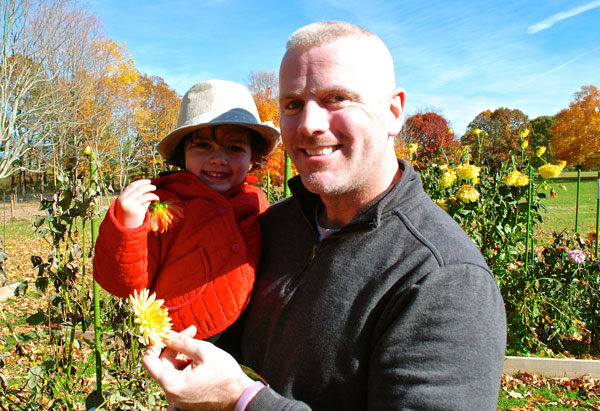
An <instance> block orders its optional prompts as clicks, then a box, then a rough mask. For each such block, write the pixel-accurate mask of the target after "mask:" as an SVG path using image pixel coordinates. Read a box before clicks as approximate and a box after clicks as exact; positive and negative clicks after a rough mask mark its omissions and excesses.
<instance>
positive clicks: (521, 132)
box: [519, 128, 529, 138]
mask: <svg viewBox="0 0 600 411" xmlns="http://www.w3.org/2000/svg"><path fill="white" fill-rule="evenodd" d="M528 135H529V129H527V128H524V129H523V130H521V131H519V137H521V138H525V137H527V136H528Z"/></svg>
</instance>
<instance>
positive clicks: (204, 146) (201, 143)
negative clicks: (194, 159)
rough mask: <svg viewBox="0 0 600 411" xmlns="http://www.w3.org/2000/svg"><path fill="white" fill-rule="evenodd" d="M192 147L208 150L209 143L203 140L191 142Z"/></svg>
mask: <svg viewBox="0 0 600 411" xmlns="http://www.w3.org/2000/svg"><path fill="white" fill-rule="evenodd" d="M192 148H198V149H200V150H208V149H209V148H210V144H209V143H207V142H205V141H198V142H196V143H193V144H192Z"/></svg>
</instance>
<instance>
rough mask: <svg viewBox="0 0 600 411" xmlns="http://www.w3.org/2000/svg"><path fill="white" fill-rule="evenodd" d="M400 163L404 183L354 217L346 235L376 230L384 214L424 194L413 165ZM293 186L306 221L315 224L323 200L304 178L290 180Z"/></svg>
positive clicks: (291, 186) (404, 162) (401, 179)
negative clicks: (305, 184)
mask: <svg viewBox="0 0 600 411" xmlns="http://www.w3.org/2000/svg"><path fill="white" fill-rule="evenodd" d="M398 163H399V166H400V169H401V170H402V176H401V177H400V180H399V181H398V182H397V183H395V184H393V185H391V186H390V187H389V188H388V189H387V190H386V191H384V192H383V193H381V194H380V195H379V196H378V197H377V198H376V199H375V200H373V201H372V202H371V203H369V204H368V205H367V206H365V207H364V208H363V209H362V210H361V211H360V212H359V213H358V214H357V215H356V216H354V218H353V219H352V221H350V223H348V225H346V226H345V227H343V229H342V230H343V231H344V232H348V231H355V230H362V229H368V228H376V227H377V226H379V223H380V221H381V216H382V215H384V214H385V213H387V212H388V211H391V210H392V209H393V208H395V207H397V206H398V205H399V204H401V203H403V202H410V201H412V199H413V198H414V196H415V194H416V193H418V192H422V189H421V180H420V178H419V176H418V174H417V173H416V172H415V170H414V169H413V168H412V167H411V165H410V164H409V163H408V162H407V161H406V160H402V159H399V160H398ZM289 185H290V189H291V191H292V193H293V194H294V198H295V200H296V201H297V203H298V204H299V206H300V208H301V209H302V212H303V214H304V215H305V217H306V219H307V220H308V221H310V222H311V224H313V225H314V218H315V217H314V216H315V213H316V211H317V207H318V206H319V205H320V204H322V202H321V198H320V197H319V196H318V195H317V194H314V193H312V192H310V191H308V190H307V189H306V187H304V185H303V184H302V180H301V178H300V176H296V177H294V178H292V179H290V180H289Z"/></svg>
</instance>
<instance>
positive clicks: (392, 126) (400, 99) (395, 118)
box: [388, 87, 406, 137]
mask: <svg viewBox="0 0 600 411" xmlns="http://www.w3.org/2000/svg"><path fill="white" fill-rule="evenodd" d="M405 101H406V94H405V93H404V89H403V88H402V87H397V88H396V89H394V91H393V92H392V97H391V99H390V112H389V123H388V136H389V137H396V136H397V135H398V134H399V133H400V130H402V122H403V120H404V104H405Z"/></svg>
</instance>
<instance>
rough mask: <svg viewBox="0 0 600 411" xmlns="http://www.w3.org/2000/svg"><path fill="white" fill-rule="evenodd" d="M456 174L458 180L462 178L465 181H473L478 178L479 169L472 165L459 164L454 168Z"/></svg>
mask: <svg viewBox="0 0 600 411" xmlns="http://www.w3.org/2000/svg"><path fill="white" fill-rule="evenodd" d="M456 172H457V173H458V175H459V176H460V178H464V179H465V180H475V179H478V178H479V173H480V172H481V168H480V167H477V166H475V165H473V164H461V165H460V166H458V167H456Z"/></svg>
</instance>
